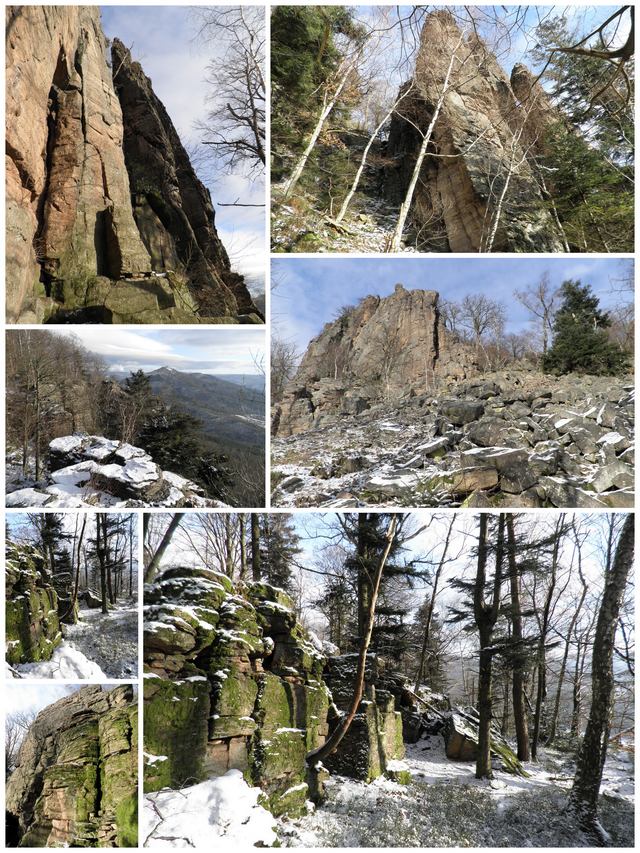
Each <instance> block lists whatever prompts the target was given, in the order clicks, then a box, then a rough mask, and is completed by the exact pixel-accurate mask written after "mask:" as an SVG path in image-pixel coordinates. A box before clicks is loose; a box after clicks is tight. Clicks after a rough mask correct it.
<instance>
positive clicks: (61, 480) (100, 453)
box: [6, 434, 225, 508]
mask: <svg viewBox="0 0 640 853" xmlns="http://www.w3.org/2000/svg"><path fill="white" fill-rule="evenodd" d="M48 467H49V472H50V473H49V474H48V477H47V482H46V483H34V485H33V486H29V487H26V488H20V489H17V490H15V491H13V492H9V494H8V495H7V497H6V505H7V506H9V507H25V508H27V507H42V506H46V507H67V508H68V507H81V506H111V507H141V506H167V507H173V506H181V507H222V506H225V504H222V503H220V501H215V500H212V499H211V498H207V497H205V493H204V490H203V489H202V488H201V487H200V486H199V485H198V484H197V483H194V482H192V481H191V480H187V479H185V478H184V477H181V476H180V475H179V474H173V473H172V472H170V471H162V470H161V469H160V467H159V466H158V465H157V464H156V463H155V462H154V461H153V459H152V458H151V456H149V454H148V453H146V452H145V451H144V450H143V449H142V448H141V447H134V446H133V445H131V444H126V443H123V442H119V441H115V440H112V439H109V438H104V437H103V436H100V435H85V434H77V435H65V436H61V437H60V438H54V440H53V441H52V442H50V444H49V466H48Z"/></svg>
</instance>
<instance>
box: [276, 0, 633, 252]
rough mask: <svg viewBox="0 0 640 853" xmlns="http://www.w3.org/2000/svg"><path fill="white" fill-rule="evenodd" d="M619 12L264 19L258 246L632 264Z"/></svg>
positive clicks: (627, 107)
mask: <svg viewBox="0 0 640 853" xmlns="http://www.w3.org/2000/svg"><path fill="white" fill-rule="evenodd" d="M632 15H633V8H632V7H626V6H625V7H622V8H620V9H617V10H614V9H613V8H610V7H606V8H603V9H602V10H595V9H593V8H591V7H590V8H589V10H587V11H584V12H583V13H579V12H571V10H567V11H565V12H564V13H562V12H560V11H558V12H557V13H556V12H555V11H554V12H551V13H550V12H548V11H547V10H544V9H543V8H542V7H540V8H538V7H534V6H532V7H526V8H523V7H513V6H512V7H509V6H507V7H504V6H503V7H499V8H498V7H495V6H491V7H479V8H474V9H471V8H470V7H459V6H448V7H440V8H439V9H436V7H431V6H416V7H408V6H400V7H390V6H389V7H373V8H371V9H368V8H367V9H357V8H350V7H345V6H331V7H324V6H306V7H299V6H298V7H294V6H276V7H275V8H274V9H273V11H272V29H271V38H272V47H271V69H272V81H273V84H272V85H273V88H272V107H273V121H272V148H273V167H272V189H273V207H272V214H273V230H272V242H273V248H274V250H275V251H280V252H316V251H320V252H325V251H349V250H361V251H383V252H399V251H420V252H433V251H438V252H447V251H456V252H484V253H486V252H493V251H511V252H543V251H551V252H620V251H632V250H633V209H634V208H633V177H634V172H633V168H634V167H633V159H634V149H633V61H632V55H633V27H632Z"/></svg>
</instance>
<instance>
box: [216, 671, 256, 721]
mask: <svg viewBox="0 0 640 853" xmlns="http://www.w3.org/2000/svg"><path fill="white" fill-rule="evenodd" d="M211 680H212V686H213V691H212V698H211V714H212V717H213V716H215V715H216V714H217V715H218V716H220V717H250V716H251V715H252V713H253V708H254V705H255V702H256V697H257V695H258V685H257V683H256V681H255V680H254V679H253V678H252V677H251V675H249V674H248V673H245V672H242V671H240V670H239V669H237V668H236V667H235V666H233V665H231V664H230V665H228V666H227V667H226V668H225V669H224V670H217V671H216V672H215V673H213V674H212V676H211ZM214 723H215V720H214ZM210 736H211V737H220V736H221V735H218V734H217V733H216V732H215V726H214V727H213V731H212V732H211V733H210Z"/></svg>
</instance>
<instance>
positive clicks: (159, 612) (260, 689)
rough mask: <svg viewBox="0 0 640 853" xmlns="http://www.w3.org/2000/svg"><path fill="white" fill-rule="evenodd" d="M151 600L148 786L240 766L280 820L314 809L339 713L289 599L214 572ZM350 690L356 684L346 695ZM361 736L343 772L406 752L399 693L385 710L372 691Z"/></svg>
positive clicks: (169, 577)
mask: <svg viewBox="0 0 640 853" xmlns="http://www.w3.org/2000/svg"><path fill="white" fill-rule="evenodd" d="M144 600H145V608H144V612H145V628H144V657H145V668H146V670H147V673H146V676H145V688H144V699H145V710H144V732H145V735H144V737H145V751H146V755H145V759H146V770H145V788H146V790H147V791H157V790H159V789H160V788H162V787H164V786H169V787H172V788H175V787H180V786H183V785H185V784H194V783H195V782H200V781H202V780H204V779H206V778H211V777H216V776H221V775H223V774H224V773H226V772H227V771H228V770H240V771H242V773H243V774H244V776H245V778H246V779H247V781H248V782H249V783H250V784H252V785H256V786H259V787H260V788H262V790H263V792H264V795H265V796H264V803H265V805H267V806H268V808H269V809H270V810H271V811H272V813H273V814H275V815H281V814H287V815H299V814H302V813H304V811H305V808H306V807H305V802H306V800H308V799H310V798H315V797H317V796H318V795H319V794H320V792H319V790H318V789H317V788H316V784H317V778H316V777H315V774H313V775H312V777H309V776H308V774H307V765H306V756H307V753H308V752H310V751H311V750H312V749H314V748H315V747H317V746H319V745H320V744H322V743H323V742H324V740H325V738H326V736H327V733H328V731H329V730H330V728H331V726H333V725H335V724H336V723H337V721H338V719H339V717H338V714H337V713H336V709H335V708H334V707H333V706H332V704H331V694H330V692H329V690H328V688H327V685H326V683H325V680H324V675H323V673H324V667H325V664H326V658H325V656H324V654H323V652H322V650H321V648H319V644H318V642H317V640H314V638H313V637H311V636H310V635H309V634H308V633H307V631H306V630H305V629H304V628H303V627H302V625H301V624H300V622H299V621H298V619H297V617H296V614H295V608H294V605H293V602H292V600H291V599H290V598H289V596H288V595H287V594H286V593H285V592H283V590H281V589H277V588H275V587H272V586H270V585H268V584H266V583H252V584H250V585H248V586H247V587H243V589H236V588H235V587H234V585H233V584H232V582H231V581H230V580H229V578H228V577H226V575H222V574H219V573H218V572H215V571H213V570H211V569H208V568H204V567H203V568H197V569H194V568H184V567H173V568H168V569H166V570H165V571H163V572H162V573H161V574H160V575H159V576H158V577H157V578H156V580H155V581H154V583H153V584H149V585H147V586H146V587H145V599H144ZM338 669H339V667H338V665H337V664H336V665H335V666H334V667H333V682H332V683H333V685H334V686H336V684H337V682H338V681H340V680H341V679H339V678H338V675H337V671H338ZM342 680H344V678H343V679H342ZM352 689H353V679H352V680H351V681H350V682H349V683H347V684H346V685H345V684H342V692H341V693H340V695H341V696H344V695H350V694H351V692H352ZM338 692H339V691H338V690H336V695H338ZM340 707H343V705H342V703H340ZM352 729H353V730H352V732H351V735H350V738H349V739H348V740H345V742H344V745H343V746H342V747H341V749H340V752H339V755H340V757H341V760H342V764H343V765H344V767H343V768H342V769H341V770H340V772H342V773H344V774H346V775H350V776H356V777H357V778H363V779H367V780H369V779H373V778H375V777H376V776H379V775H380V774H381V773H383V772H385V770H386V764H387V761H391V760H392V759H397V758H402V757H403V755H404V745H403V741H402V720H401V716H400V712H399V711H396V708H395V704H394V699H393V697H392V696H391V695H390V694H388V693H384V694H382V693H381V695H380V702H379V703H378V702H376V696H375V690H374V689H373V687H371V688H370V689H368V690H367V701H365V702H363V703H362V705H361V707H360V708H359V713H358V715H357V716H356V720H355V721H354V724H353V727H352ZM341 766H342V765H341ZM310 786H311V789H310Z"/></svg>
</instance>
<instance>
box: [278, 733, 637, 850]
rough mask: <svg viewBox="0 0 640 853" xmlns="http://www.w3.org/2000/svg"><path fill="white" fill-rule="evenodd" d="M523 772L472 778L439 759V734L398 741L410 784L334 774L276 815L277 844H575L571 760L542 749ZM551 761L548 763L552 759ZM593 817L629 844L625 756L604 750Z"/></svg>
mask: <svg viewBox="0 0 640 853" xmlns="http://www.w3.org/2000/svg"><path fill="white" fill-rule="evenodd" d="M549 760H550V762H551V764H550V765H548V768H547V769H542V768H541V767H539V766H537V765H533V764H531V765H528V766H527V771H528V772H529V773H530V776H529V777H528V778H520V777H514V776H512V775H510V774H507V773H504V772H502V771H499V770H497V771H495V779H494V780H493V781H492V782H488V781H480V780H477V779H475V778H474V769H475V768H474V765H473V764H472V763H470V762H453V761H449V760H448V759H447V758H446V756H445V753H444V743H443V740H442V738H441V737H440V736H434V737H431V738H426V739H424V740H421V741H420V742H419V743H418V744H415V745H410V746H408V747H407V759H406V762H405V763H406V764H407V765H408V767H409V769H410V771H411V775H412V782H411V784H410V785H400V784H398V783H396V782H391V781H390V780H388V779H385V778H380V779H377V780H376V781H375V782H372V783H371V784H369V785H366V784H365V783H363V782H356V781H354V780H352V779H345V778H340V777H336V778H333V779H331V780H330V781H329V783H328V785H327V800H326V802H325V803H324V804H323V805H322V806H321V807H320V808H318V809H317V810H316V812H315V813H313V814H311V815H308V816H306V817H303V818H299V819H297V820H287V819H281V820H280V821H279V830H278V836H279V838H280V841H281V844H282V845H283V846H285V847H389V846H392V847H576V846H589V844H588V842H587V841H586V839H583V840H582V842H581V833H580V831H579V830H578V829H577V827H576V826H575V825H574V824H573V823H572V822H571V820H570V819H569V818H568V817H567V815H565V814H563V811H562V809H563V807H564V804H565V802H566V795H567V791H568V789H569V788H570V786H571V781H572V776H571V768H570V767H568V766H567V764H566V762H563V761H561V760H559V759H557V757H556V754H551V755H549ZM554 763H555V766H554ZM603 794H604V796H603V797H602V798H601V822H602V823H603V825H604V826H605V828H606V829H607V830H608V831H609V832H610V833H611V835H612V837H613V846H629V847H631V846H633V808H634V806H633V760H632V759H631V758H630V757H629V756H628V755H627V754H625V753H620V752H615V753H612V754H611V756H610V759H609V760H608V762H607V767H606V769H605V780H604V784H603Z"/></svg>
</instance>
